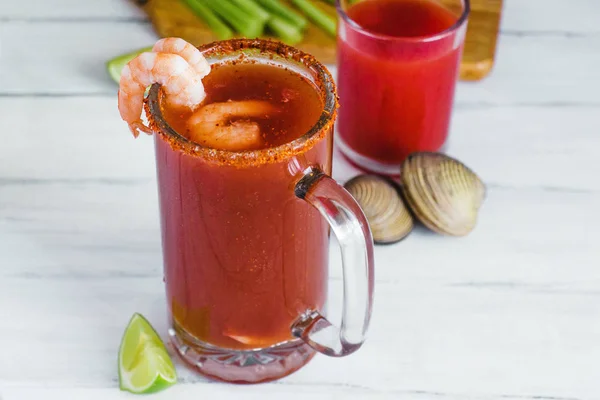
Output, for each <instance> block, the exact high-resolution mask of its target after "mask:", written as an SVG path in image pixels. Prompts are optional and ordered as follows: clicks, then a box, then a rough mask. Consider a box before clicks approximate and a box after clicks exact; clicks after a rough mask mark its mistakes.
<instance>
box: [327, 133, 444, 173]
mask: <svg viewBox="0 0 600 400" xmlns="http://www.w3.org/2000/svg"><path fill="white" fill-rule="evenodd" d="M335 140H336V146H337V147H338V148H339V149H340V152H341V153H342V155H343V156H344V157H346V159H347V160H348V161H350V163H352V164H354V165H355V166H356V167H358V168H360V169H363V170H365V171H368V172H374V173H376V174H381V175H388V176H395V177H397V176H400V166H401V165H402V163H401V162H399V163H384V162H381V161H377V160H374V159H372V158H370V157H367V156H364V155H362V154H360V153H358V152H356V151H355V150H354V149H352V148H351V147H350V146H349V145H348V144H347V143H345V142H344V141H343V140H342V139H341V138H340V135H339V134H338V135H337V136H336V139H335ZM445 150H446V143H444V144H443V145H442V146H441V147H440V149H437V150H428V151H439V152H445Z"/></svg>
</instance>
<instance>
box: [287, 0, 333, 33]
mask: <svg viewBox="0 0 600 400" xmlns="http://www.w3.org/2000/svg"><path fill="white" fill-rule="evenodd" d="M291 2H292V4H294V5H295V6H296V7H298V8H299V9H300V11H302V12H303V13H304V14H305V15H306V16H307V17H308V19H310V20H311V21H312V22H314V23H315V25H317V26H318V27H320V28H321V29H323V30H324V31H325V32H327V33H328V34H330V35H331V36H333V37H335V36H336V31H337V20H336V19H335V18H333V17H331V16H329V15H328V14H326V13H325V12H324V11H322V10H321V9H320V8H319V7H317V6H315V5H314V4H313V3H312V2H310V1H309V0H291Z"/></svg>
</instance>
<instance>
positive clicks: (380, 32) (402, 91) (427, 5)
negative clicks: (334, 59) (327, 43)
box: [338, 0, 468, 174]
mask: <svg viewBox="0 0 600 400" xmlns="http://www.w3.org/2000/svg"><path fill="white" fill-rule="evenodd" d="M465 1H466V0H465ZM345 3H346V2H345V1H343V0H342V1H340V4H339V5H338V10H339V12H340V14H341V16H342V18H340V28H339V34H338V91H339V96H340V111H339V118H338V130H339V137H338V139H340V140H339V143H340V146H341V149H342V151H343V152H344V153H345V155H346V156H348V157H349V158H350V159H351V160H352V161H354V162H355V163H357V164H358V165H360V166H362V167H364V168H366V169H370V170H374V171H376V172H380V173H390V174H397V173H398V172H399V169H398V166H399V164H400V163H401V162H402V161H403V160H404V159H405V158H406V157H407V156H408V154H410V153H411V152H414V151H437V150H439V149H440V148H441V147H442V146H443V145H444V143H445V141H446V138H447V135H448V129H449V124H450V116H451V110H452V104H453V99H454V91H455V86H456V81H457V78H458V72H459V66H460V59H461V54H462V45H463V42H464V40H463V39H464V33H465V30H466V23H465V19H466V15H467V13H468V4H464V3H463V1H462V0H456V4H454V6H453V5H452V1H450V0H448V1H446V2H445V3H444V4H442V3H440V2H438V1H436V0H366V1H362V2H358V3H354V4H353V5H351V6H348V7H345ZM461 15H462V16H461Z"/></svg>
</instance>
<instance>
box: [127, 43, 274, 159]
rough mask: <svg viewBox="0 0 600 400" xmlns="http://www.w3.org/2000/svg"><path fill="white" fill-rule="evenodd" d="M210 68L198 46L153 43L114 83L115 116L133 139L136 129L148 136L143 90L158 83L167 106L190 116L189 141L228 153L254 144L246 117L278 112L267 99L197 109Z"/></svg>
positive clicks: (256, 138) (256, 132)
mask: <svg viewBox="0 0 600 400" xmlns="http://www.w3.org/2000/svg"><path fill="white" fill-rule="evenodd" d="M210 70H211V67H210V64H209V63H208V61H207V60H206V59H205V58H204V56H203V55H202V52H201V51H200V50H198V48H196V47H194V46H193V45H192V44H190V43H188V42H186V41H185V40H183V39H180V38H173V37H170V38H163V39H160V40H158V41H157V42H156V43H155V44H154V46H153V48H152V51H151V52H144V53H141V54H140V55H138V56H137V57H135V58H134V59H133V60H131V61H130V62H129V63H127V64H126V65H125V66H124V67H123V70H122V71H121V78H120V81H119V94H118V99H119V112H120V114H121V118H122V119H123V120H124V121H125V122H127V124H128V125H129V129H130V130H131V132H132V133H133V136H134V137H137V136H138V135H139V131H142V132H145V133H147V134H149V135H150V134H152V131H151V129H150V128H149V127H147V126H146V125H144V123H143V122H142V120H141V119H140V118H141V115H142V111H143V103H144V93H145V91H146V88H147V87H148V86H150V85H152V84H154V83H159V84H160V85H161V87H162V89H163V90H164V92H165V95H166V101H167V102H168V103H169V104H170V105H172V106H174V107H185V108H187V109H189V110H191V111H192V112H194V114H192V116H191V117H190V119H189V120H188V123H187V126H188V130H189V134H190V136H191V137H190V139H191V140H193V141H195V142H197V143H199V144H202V145H204V146H207V147H212V148H218V149H223V150H232V151H235V150H243V149H247V148H249V147H256V146H257V145H259V144H260V143H261V142H262V138H261V132H260V127H259V125H258V124H257V123H256V122H253V121H248V120H247V119H248V118H250V117H255V118H256V117H258V118H262V117H266V116H267V115H268V114H270V113H273V112H275V111H276V110H277V108H276V107H275V106H273V105H272V104H270V103H268V102H266V101H260V100H244V101H231V100H230V101H226V102H221V103H212V104H208V105H204V106H202V107H201V108H199V109H198V107H200V106H201V105H202V102H203V101H204V99H205V98H206V92H205V90H204V85H203V83H202V79H203V78H204V77H205V76H206V75H208V74H209V72H210Z"/></svg>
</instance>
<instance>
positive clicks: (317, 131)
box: [144, 39, 338, 166]
mask: <svg viewBox="0 0 600 400" xmlns="http://www.w3.org/2000/svg"><path fill="white" fill-rule="evenodd" d="M198 49H200V51H201V52H202V53H203V55H204V57H206V59H207V60H208V61H209V63H211V64H212V63H218V62H219V61H220V60H222V58H223V57H229V58H228V59H227V61H229V60H234V59H235V57H240V56H242V57H244V58H241V59H240V61H241V62H245V59H246V57H245V56H248V58H249V59H253V60H259V61H274V62H277V61H280V62H281V63H283V64H284V65H286V66H290V67H294V66H296V67H301V68H302V69H303V72H305V73H309V74H310V75H311V77H312V78H313V79H314V84H316V86H317V88H318V90H319V95H320V97H321V100H322V102H323V105H324V107H323V111H322V113H321V116H320V117H319V120H318V121H317V122H316V124H315V125H313V127H312V128H310V129H309V130H308V132H306V133H305V134H304V135H302V136H300V137H299V138H297V139H295V140H293V141H291V142H289V143H285V144H282V145H279V146H276V147H271V148H265V149H259V150H247V151H229V150H218V149H213V148H209V147H205V146H202V145H201V144H199V143H196V142H193V141H191V140H189V139H187V138H186V137H185V136H183V135H181V134H179V133H178V132H177V131H176V130H175V129H173V128H172V127H171V126H170V125H169V124H168V123H167V121H166V120H165V119H164V117H163V113H162V109H161V100H162V98H163V97H164V93H163V92H162V91H161V90H160V84H157V83H155V84H153V85H152V86H151V87H150V90H149V91H148V96H147V98H146V100H145V104H144V106H145V110H146V114H147V116H148V120H149V121H148V122H149V124H150V128H151V129H152V131H154V132H156V133H158V134H159V135H161V136H162V137H163V138H164V139H166V140H167V141H169V142H170V145H171V147H172V148H173V149H174V150H180V151H184V152H185V153H187V154H190V155H193V156H196V157H200V158H203V159H205V160H207V161H211V162H215V163H218V164H226V165H236V166H243V165H260V164H268V163H274V162H279V161H283V160H285V159H288V158H290V157H292V156H294V155H297V154H302V153H304V152H306V151H307V150H308V149H310V148H312V147H313V146H314V145H315V144H316V143H318V142H319V141H320V140H321V139H323V137H324V136H325V135H326V134H327V133H328V132H329V131H330V128H331V127H332V126H333V123H334V122H335V118H336V115H337V109H338V97H337V93H336V88H335V83H334V81H333V78H332V76H331V74H330V73H329V71H328V70H327V68H325V66H324V65H323V64H321V63H320V62H319V61H317V59H316V58H315V57H313V56H312V55H310V54H307V53H305V52H303V51H301V50H299V49H297V48H295V47H292V46H288V45H285V44H283V43H281V42H278V41H274V40H269V39H229V40H224V41H216V42H211V43H207V44H205V45H202V46H199V47H198ZM276 65H277V64H276Z"/></svg>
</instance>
